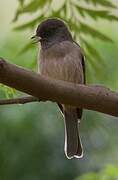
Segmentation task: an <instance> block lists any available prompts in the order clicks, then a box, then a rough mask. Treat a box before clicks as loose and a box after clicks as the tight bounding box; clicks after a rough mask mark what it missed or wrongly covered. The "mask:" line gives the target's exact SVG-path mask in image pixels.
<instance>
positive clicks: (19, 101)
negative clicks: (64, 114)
mask: <svg viewBox="0 0 118 180" xmlns="http://www.w3.org/2000/svg"><path fill="white" fill-rule="evenodd" d="M36 101H39V100H38V98H36V97H33V96H27V97H20V98H14V99H1V100H0V105H7V104H26V103H31V102H36Z"/></svg>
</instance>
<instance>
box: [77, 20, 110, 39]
mask: <svg viewBox="0 0 118 180" xmlns="http://www.w3.org/2000/svg"><path fill="white" fill-rule="evenodd" d="M78 25H79V30H80V33H82V34H88V35H91V36H92V37H94V38H98V39H101V40H103V41H107V42H113V40H112V39H111V38H109V37H108V36H106V35H104V34H103V33H101V32H100V31H98V30H96V29H95V28H93V27H91V26H90V25H88V24H85V23H83V22H79V24H78Z"/></svg>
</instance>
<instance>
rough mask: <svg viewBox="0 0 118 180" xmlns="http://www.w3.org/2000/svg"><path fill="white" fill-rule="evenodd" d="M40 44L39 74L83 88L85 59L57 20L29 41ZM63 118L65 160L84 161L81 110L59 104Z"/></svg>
mask: <svg viewBox="0 0 118 180" xmlns="http://www.w3.org/2000/svg"><path fill="white" fill-rule="evenodd" d="M32 39H35V40H36V42H39V43H40V46H41V48H39V55H38V64H39V71H40V74H41V75H43V76H45V77H49V78H52V79H56V80H63V81H67V82H72V83H74V84H85V59H84V55H83V51H82V49H81V47H80V45H79V44H78V43H77V42H75V41H74V39H73V37H72V34H71V32H70V30H69V27H68V25H67V23H66V22H65V21H63V20H62V19H59V18H48V19H45V20H43V21H42V22H41V23H40V24H39V25H38V27H37V29H36V33H35V35H34V36H33V37H32ZM58 106H59V108H60V110H61V112H62V114H63V116H64V125H65V145H64V151H65V155H66V157H67V158H68V159H72V158H81V157H83V147H82V143H81V139H80V135H79V128H80V121H81V118H82V112H83V110H82V109H81V108H79V107H75V106H71V105H65V104H59V103H58Z"/></svg>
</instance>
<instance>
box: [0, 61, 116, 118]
mask: <svg viewBox="0 0 118 180" xmlns="http://www.w3.org/2000/svg"><path fill="white" fill-rule="evenodd" d="M0 82H1V83H3V84H5V85H8V86H10V87H13V88H15V89H17V90H20V91H22V92H25V93H27V94H30V95H32V96H34V97H37V98H38V99H40V100H42V101H46V100H50V101H53V102H58V103H61V104H69V105H72V106H76V107H81V108H85V109H90V110H94V111H99V112H103V113H106V114H110V115H114V116H117V117H118V93H117V92H113V91H110V90H109V89H108V88H105V87H102V86H87V85H78V84H73V83H69V82H66V81H60V80H55V79H50V78H46V77H44V76H41V75H40V74H37V73H34V72H32V71H30V70H26V69H24V68H20V67H18V66H16V65H13V64H10V63H8V62H6V61H4V60H1V61H0Z"/></svg>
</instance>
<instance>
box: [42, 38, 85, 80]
mask: <svg viewBox="0 0 118 180" xmlns="http://www.w3.org/2000/svg"><path fill="white" fill-rule="evenodd" d="M81 58H82V54H81V50H80V47H79V46H77V45H75V44H73V43H72V42H69V41H64V42H61V43H59V44H56V45H53V46H51V47H50V48H48V49H46V50H41V52H40V56H39V70H40V73H41V74H42V75H44V76H47V77H50V78H54V79H59V80H64V81H69V82H75V83H83V81H84V78H83V69H82V64H81Z"/></svg>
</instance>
